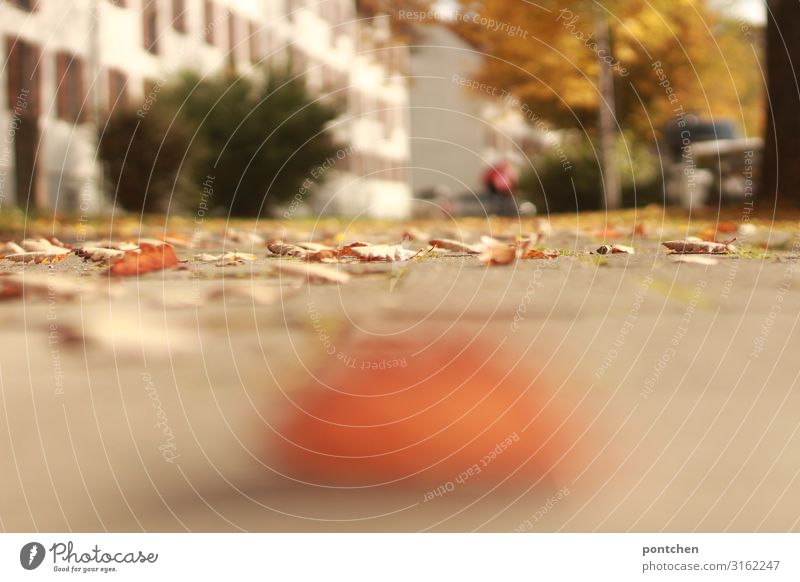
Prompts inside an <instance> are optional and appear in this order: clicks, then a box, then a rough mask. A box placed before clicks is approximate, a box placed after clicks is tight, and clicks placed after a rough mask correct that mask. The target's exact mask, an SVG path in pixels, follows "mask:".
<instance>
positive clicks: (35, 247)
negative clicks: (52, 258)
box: [21, 238, 70, 255]
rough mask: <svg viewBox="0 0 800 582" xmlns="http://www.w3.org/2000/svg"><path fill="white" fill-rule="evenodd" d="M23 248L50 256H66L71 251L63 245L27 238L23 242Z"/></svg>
mask: <svg viewBox="0 0 800 582" xmlns="http://www.w3.org/2000/svg"><path fill="white" fill-rule="evenodd" d="M21 246H22V248H23V249H24V250H26V251H28V252H37V253H47V254H50V255H66V254H68V253H69V252H70V249H68V248H66V247H65V246H62V245H60V244H59V245H54V244H53V243H52V242H50V241H49V240H47V239H44V238H26V239H25V240H24V241H22V244H21Z"/></svg>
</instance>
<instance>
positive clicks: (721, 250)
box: [661, 239, 736, 255]
mask: <svg viewBox="0 0 800 582" xmlns="http://www.w3.org/2000/svg"><path fill="white" fill-rule="evenodd" d="M734 240H735V239H734ZM732 242H733V240H730V241H726V242H711V241H696V240H688V239H687V240H672V241H667V242H664V243H661V244H662V245H664V246H665V247H667V248H668V249H669V250H671V251H672V252H673V253H674V254H684V255H687V254H714V255H719V254H726V253H731V252H734V251H735V250H736V247H734V246H733V245H732V244H731V243H732Z"/></svg>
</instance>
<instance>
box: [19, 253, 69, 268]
mask: <svg viewBox="0 0 800 582" xmlns="http://www.w3.org/2000/svg"><path fill="white" fill-rule="evenodd" d="M69 252H70V251H67V252H65V253H61V252H58V253H49V252H47V251H30V252H26V253H18V254H15V255H6V256H5V257H3V258H5V259H8V260H9V261H14V262H16V263H36V264H38V263H42V264H45V265H47V264H51V263H57V262H58V261H60V260H62V259H64V258H66V256H67V255H68V254H69Z"/></svg>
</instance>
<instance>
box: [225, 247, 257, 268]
mask: <svg viewBox="0 0 800 582" xmlns="http://www.w3.org/2000/svg"><path fill="white" fill-rule="evenodd" d="M256 258H257V257H256V256H255V255H253V254H250V253H240V252H239V251H238V250H237V251H234V252H232V253H225V254H224V255H220V256H219V257H217V262H216V265H217V266H218V267H227V266H233V265H242V264H244V263H246V262H251V261H255V260H256Z"/></svg>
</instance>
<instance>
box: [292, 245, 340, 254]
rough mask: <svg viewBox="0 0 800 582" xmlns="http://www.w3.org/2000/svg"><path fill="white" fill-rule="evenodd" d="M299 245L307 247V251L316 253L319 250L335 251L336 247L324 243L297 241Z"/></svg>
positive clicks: (303, 247)
mask: <svg viewBox="0 0 800 582" xmlns="http://www.w3.org/2000/svg"><path fill="white" fill-rule="evenodd" d="M296 246H298V247H300V248H301V249H305V250H307V251H311V252H312V253H316V252H319V251H335V250H336V249H335V248H334V247H332V246H330V245H326V244H322V243H315V242H299V243H297V245H296Z"/></svg>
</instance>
